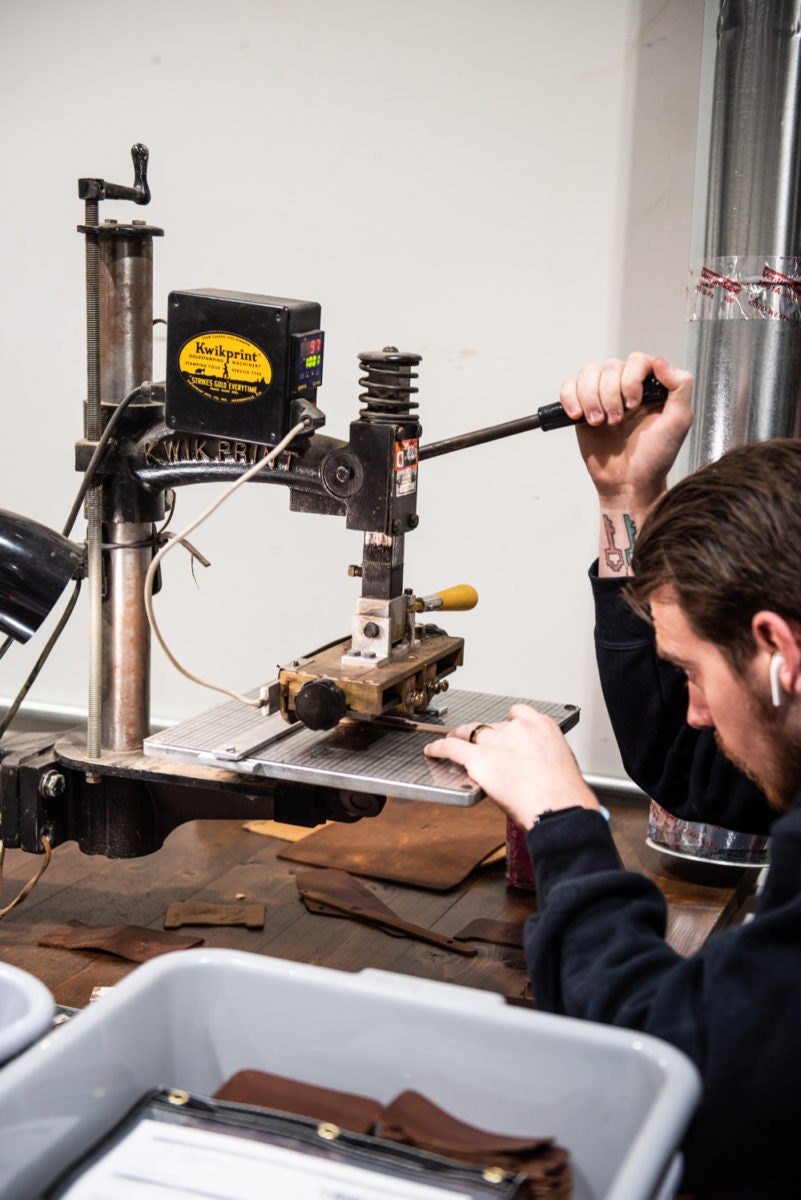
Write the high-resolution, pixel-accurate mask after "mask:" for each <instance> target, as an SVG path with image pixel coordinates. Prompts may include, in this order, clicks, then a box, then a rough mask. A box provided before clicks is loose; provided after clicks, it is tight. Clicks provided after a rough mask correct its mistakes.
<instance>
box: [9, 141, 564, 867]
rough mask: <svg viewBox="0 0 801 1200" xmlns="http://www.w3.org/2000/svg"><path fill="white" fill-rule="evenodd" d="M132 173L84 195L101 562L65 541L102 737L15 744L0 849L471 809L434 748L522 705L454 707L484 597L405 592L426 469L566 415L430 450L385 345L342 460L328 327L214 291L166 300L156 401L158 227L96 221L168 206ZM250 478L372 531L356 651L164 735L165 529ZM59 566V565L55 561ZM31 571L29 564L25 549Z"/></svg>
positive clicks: (557, 713)
mask: <svg viewBox="0 0 801 1200" xmlns="http://www.w3.org/2000/svg"><path fill="white" fill-rule="evenodd" d="M132 156H133V162H134V183H133V186H131V187H127V186H122V185H116V184H110V183H107V182H106V181H105V180H103V179H94V178H91V179H81V180H80V181H79V196H80V198H81V199H83V200H84V202H85V221H84V224H83V225H82V226H79V231H80V232H81V233H82V234H83V236H84V238H85V246H86V294H87V399H86V404H85V421H84V436H83V438H82V439H80V440H79V441H78V443H77V446H76V468H77V469H78V470H79V471H80V472H82V475H83V478H82V483H81V487H80V489H79V492H78V496H77V497H76V504H75V505H74V506H73V513H72V514H71V515H72V516H73V517H74V516H75V514H76V513H77V512H78V511H79V509H80V506H81V505H85V513H86V521H87V533H86V540H85V543H84V545H83V546H82V547H76V546H75V544H74V543H66V545H67V547H68V549H67V551H66V555H65V561H66V562H67V563H68V565H67V566H66V567H64V569H63V577H62V578H60V579H59V581H58V584H57V588H56V594H60V593H61V591H62V590H63V588H64V587H65V586H66V583H67V582H68V581H69V579H70V578H80V577H81V576H82V575H85V576H86V580H85V587H86V589H87V590H88V592H89V617H90V633H89V642H90V645H89V698H88V719H87V725H86V727H81V728H78V729H75V730H72V731H70V732H68V733H66V734H64V735H61V736H57V737H55V736H54V735H52V734H20V733H13V734H11V735H9V734H8V733H5V736H4V737H3V740H2V742H0V806H1V812H2V841H3V843H4V844H5V845H6V846H9V847H20V848H22V849H24V850H27V851H31V852H35V853H41V852H42V850H43V849H46V848H48V847H53V846H56V845H58V844H60V843H61V842H64V841H67V840H75V841H76V842H77V843H78V844H79V846H80V848H81V849H82V850H83V851H84V852H85V853H90V854H103V855H107V856H109V857H135V856H137V855H142V854H148V853H151V852H152V851H154V850H157V849H158V848H159V846H160V845H161V844H162V843H163V841H164V838H165V837H166V836H167V834H168V833H169V832H170V831H171V830H172V829H174V828H175V827H176V826H178V825H180V824H181V823H183V822H185V821H188V820H193V819H199V818H209V817H235V818H245V819H249V818H254V817H274V818H275V819H277V820H280V821H283V822H290V823H295V824H300V825H309V826H311V825H316V824H319V823H321V822H323V821H325V820H327V819H334V820H341V821H352V820H356V819H359V818H361V817H365V816H372V815H375V814H377V813H379V812H380V811H381V808H382V806H383V804H384V801H385V798H386V797H387V796H388V795H389V796H396V797H401V798H408V799H417V800H438V801H445V802H447V803H453V804H460V805H464V804H472V803H475V802H476V801H477V800H478V799H480V798H481V792H480V791H479V789H478V788H477V787H476V786H475V785H474V784H473V783H472V781H471V780H470V779H469V778H468V777H467V775H466V774H465V773H464V772H463V771H462V770H461V768H458V767H456V766H454V765H452V764H446V763H435V762H433V761H429V760H428V759H426V758H425V757H424V755H423V752H422V749H423V746H424V744H425V741H426V740H427V738H428V737H430V736H431V732H432V731H437V730H439V729H443V728H446V727H447V726H450V725H455V724H459V723H462V722H465V721H470V720H476V721H479V720H480V721H493V720H502V719H503V718H504V717H505V716H506V714H507V712H508V709H509V706H510V705H511V704H512V703H513V702H514V701H515V700H516V699H518V698H517V697H510V696H485V695H483V694H479V693H470V692H458V691H456V690H455V689H454V690H451V691H448V685H449V682H450V680H449V677H450V676H451V675H452V674H453V672H454V671H455V670H456V669H457V667H458V666H459V665H460V664H461V663H462V660H463V649H464V643H463V639H461V638H456V637H450V636H448V634H447V633H446V632H445V631H444V630H443V629H442V628H441V627H440V625H439V623H438V619H439V618H438V614H439V612H441V611H443V610H447V609H449V608H450V609H453V608H469V607H472V605H473V604H474V603H475V600H476V597H475V593H474V592H473V590H472V588H470V587H468V586H465V585H460V586H458V587H455V588H451V589H447V590H445V591H443V592H439V593H434V594H432V595H424V596H418V595H415V593H414V592H413V590H412V589H411V588H408V587H406V586H405V585H404V539H405V537H406V536H407V534H409V533H410V532H412V531H413V530H414V529H415V528H416V526H417V524H418V516H417V476H418V471H419V469H420V464H421V463H422V462H424V461H425V460H426V459H428V458H434V457H436V456H437V455H440V454H445V453H449V452H451V451H454V450H459V449H463V448H465V447H467V446H471V445H476V444H479V443H481V442H486V441H489V440H492V439H495V438H499V437H505V436H508V435H511V434H516V433H519V432H523V431H524V430H527V429H535V428H544V429H549V428H556V427H557V426H560V425H565V424H569V423H570V422H569V421H568V419H567V417H566V415H565V413H564V411H563V409H562V408H561V406H560V405H559V404H553V405H547V406H545V407H543V408H540V409H539V410H538V411H537V413H535V414H533V415H532V416H529V417H525V418H521V419H520V420H518V421H512V422H508V423H507V424H505V425H497V426H493V427H491V428H488V429H483V430H477V431H475V432H473V433H467V434H463V435H461V436H458V437H455V438H452V439H448V440H447V441H443V442H437V443H432V444H430V445H428V446H425V445H423V446H420V434H421V428H420V423H419V420H418V415H417V402H416V400H415V398H414V397H415V394H416V392H417V388H416V386H415V382H414V381H415V380H416V378H417V374H416V370H415V368H416V367H417V365H418V363H419V362H420V357H419V355H417V354H412V353H405V352H402V351H400V350H398V349H396V348H394V347H386V348H384V349H382V350H380V351H378V352H374V353H373V352H370V353H363V354H361V355H360V367H361V370H362V378H361V380H360V383H361V386H362V388H363V391H362V393H361V395H360V397H359V399H360V404H361V409H360V411H359V413H358V416H357V417H356V418H355V419H354V420H353V421H352V422H351V424H350V428H349V435H348V439H347V440H346V441H345V440H341V439H337V438H334V437H329V436H328V435H325V434H323V433H321V432H320V429H321V427H322V426H323V424H324V423H325V417H324V414H323V413H322V412H321V411H320V409H319V408H318V406H317V402H316V400H317V391H318V388H319V387H320V384H321V382H322V373H323V359H324V343H325V334H324V331H323V329H322V319H321V311H320V306H319V305H318V304H316V303H312V302H307V301H299V300H291V299H285V298H280V297H273V296H260V295H248V294H241V293H238V292H230V291H222V290H215V289H202V290H184V291H173V292H172V293H171V294H170V296H169V300H168V317H167V365H166V379H165V382H164V383H156V382H153V381H151V379H150V376H151V374H152V357H153V297H152V292H153V287H152V264H153V241H154V239H155V238H157V237H160V236H161V234H162V230H161V229H157V228H154V227H153V226H150V225H148V224H146V223H145V222H144V221H138V220H132V221H130V222H129V223H121V222H119V223H118V222H116V221H114V220H104V221H103V222H100V220H99V205H100V203H101V202H103V201H109V200H128V201H133V202H134V203H137V204H147V203H148V202H149V199H150V191H149V187H148V183H147V173H146V172H147V161H148V153H147V150H146V148H145V147H144V146H141V145H137V146H134V147H133V150H132ZM246 477H247V479H248V480H249V479H251V478H252V479H254V480H255V481H258V482H259V483H270V484H275V485H280V486H283V487H287V488H288V489H289V496H290V509H291V510H292V511H294V512H303V513H315V514H319V515H323V516H337V517H344V518H345V521H346V526H347V528H349V529H355V530H360V531H361V532H362V533H363V555H362V562H361V565H360V566H355V567H350V568H349V570H350V572H351V573H352V574H354V575H359V576H361V593H362V594H361V596H360V598H359V599H358V601H357V604H356V610H355V612H354V613H353V615H352V623H351V630H350V633H349V635H348V636H347V637H344V638H339V639H338V640H336V641H334V642H332V643H331V644H330V645H327V646H324V647H322V648H320V649H317V650H314V651H312V652H307V653H303V654H300V655H298V657H297V658H295V659H293V660H292V661H290V662H288V663H286V664H284V665H283V666H282V667H281V669H280V670H279V673H278V677H277V678H276V679H274V680H271V681H269V682H268V683H266V684H264V685H260V686H257V687H256V688H255V689H254V691H253V692H251V693H249V694H248V695H247V696H242V697H238V696H236V695H235V694H233V693H230V695H231V698H230V699H229V700H227V701H225V702H224V703H222V704H218V705H217V707H216V708H213V709H212V710H211V711H210V712H207V713H204V714H202V715H201V716H200V717H197V718H193V719H190V720H189V721H186V722H183V723H182V724H179V725H177V726H174V727H173V728H170V729H167V730H162V731H161V732H158V733H155V734H153V733H151V731H150V653H151V650H150V637H151V626H152V627H153V629H154V632H155V633H156V634H157V636H159V637H160V635H158V628H157V626H156V624H155V617H154V611H153V600H152V596H153V593H154V592H157V590H158V586H159V576H160V558H161V557H162V556H163V554H164V552H165V549H166V546H165V537H164V535H163V534H161V533H160V524H161V523H162V522H163V521H164V518H165V514H166V512H167V510H168V507H169V504H170V503H172V499H173V497H174V492H175V489H177V488H180V487H183V486H185V485H187V484H191V483H196V482H203V483H206V482H212V481H215V482H220V481H227V482H229V483H230V484H232V485H235V486H238V484H239V483H240V482H243V481H245V478H246ZM65 532H66V531H65ZM53 536H54V537H56V535H53ZM61 541H62V542H63V538H62V539H61ZM185 544H186V542H185ZM9 545H10V543H9V542H7V543H6V546H7V548H8V546H9ZM9 552H10V551H9ZM42 554H43V556H44V557H45V558H48V555H49V558H48V561H49V562H51V563H52V562H55V561H56V558H57V555H56V552H55V551H52V550H51V549H50V548H48V549H46V550H44V551H43V552H42ZM22 563H23V566H25V565H29V566H31V567H32V566H33V555H32V554H29V553H28V548H27V547H26V548H25V550H24V551H23V552H22ZM6 590H8V589H6ZM12 599H15V598H12ZM433 613H436V614H437V622H436V623H435V622H434V620H433V619H432V618H431V616H430V615H429V614H433ZM45 615H46V612H43V613H40V614H39V615H38V616H36V618H35V619H34V620H33V621H32V622H31V628H30V629H27V630H26V629H23V630H22V633H21V634H20V630H19V629H16V630H15V628H14V627H13V621H11V623H9V622H8V621H5V622H0V623H2V624H3V627H4V629H5V631H6V632H10V633H11V634H12V635H13V636H18V637H20V640H25V635H26V633H27V634H29V633H30V632H32V631H33V628H34V627H36V626H37V624H38V623H40V622H41V620H43V619H44V616H45ZM418 617H422V619H421V620H418ZM9 620H11V619H9ZM23 624H24V623H23ZM165 648H166V647H165ZM167 653H168V654H169V650H167ZM221 690H225V689H221ZM537 707H539V708H541V709H543V710H544V711H546V712H548V713H549V714H550V715H552V716H553V717H554V718H555V719H556V720H557V721H558V722H559V723H560V724H561V726H562V728H563V729H568V728H569V727H570V726H572V725H573V724H574V723H575V722H576V721H577V720H578V715H579V714H578V709H577V708H576V707H575V706H573V705H569V704H568V705H562V704H550V703H538V704H537ZM7 723H8V721H6V724H7ZM421 727H422V731H421Z"/></svg>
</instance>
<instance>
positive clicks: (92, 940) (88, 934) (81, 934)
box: [38, 920, 203, 962]
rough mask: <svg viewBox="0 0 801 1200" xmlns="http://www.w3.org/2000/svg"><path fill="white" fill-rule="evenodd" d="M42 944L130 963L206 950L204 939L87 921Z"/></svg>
mask: <svg viewBox="0 0 801 1200" xmlns="http://www.w3.org/2000/svg"><path fill="white" fill-rule="evenodd" d="M38 944H39V945H40V946H56V947H58V948H59V949H62V950H102V951H104V952H105V953H106V954H115V955H116V956H117V957H118V958H125V959H128V961H129V962H147V960H148V959H150V958H156V957H157V956H158V955H159V954H169V952H170V951H171V950H189V949H191V947H192V946H202V945H203V938H201V937H182V936H181V935H180V934H177V933H162V932H161V930H159V929H146V928H144V926H142V925H85V924H84V923H83V921H77V920H73V921H68V922H67V923H66V925H58V926H56V928H55V929H51V930H50V932H49V933H45V934H42V936H41V937H40V938H39V943H38Z"/></svg>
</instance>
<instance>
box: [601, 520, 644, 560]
mask: <svg viewBox="0 0 801 1200" xmlns="http://www.w3.org/2000/svg"><path fill="white" fill-rule="evenodd" d="M623 524H624V526H625V532H626V538H627V544H626V545H625V546H624V547H623V548H621V547H620V546H618V544H617V541H616V540H615V523H614V521H613V520H612V518H611V517H610V516H609V515H608V513H604V514H603V527H604V537H605V538H606V547H605V549H604V562H605V563H606V565H607V567H608V568H609V570H610V571H614V572H615V574H616V575H617V574H619V573H620V572H621V571H622V570H623V569H624V567H625V569H626V574H628V573H629V572H630V571H631V558H632V555H633V553H634V542H635V540H636V537H637V526H636V524H635V523H634V521H633V520H632V518H631V517H630V516H629V514H628V513H624V514H623Z"/></svg>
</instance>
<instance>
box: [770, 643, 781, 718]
mask: <svg viewBox="0 0 801 1200" xmlns="http://www.w3.org/2000/svg"><path fill="white" fill-rule="evenodd" d="M783 666H784V659H783V658H782V656H781V654H778V653H776V654H774V655H773V657H772V658H771V660H770V698H771V700H772V701H773V707H774V708H781V706H782V685H781V684H780V682H779V671H781V669H782V667H783Z"/></svg>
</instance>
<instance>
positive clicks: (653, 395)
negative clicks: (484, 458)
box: [418, 375, 667, 462]
mask: <svg viewBox="0 0 801 1200" xmlns="http://www.w3.org/2000/svg"><path fill="white" fill-rule="evenodd" d="M642 399H643V404H664V402H665V400H666V399H667V388H666V387H665V386H664V384H662V383H660V382H659V380H658V379H657V378H656V376H655V375H648V376H647V377H646V378H645V379H644V380H643V384H642ZM583 423H584V418H583V417H581V418H580V419H579V420H578V421H574V420H573V418H572V417H569V416H568V415H567V413H566V412H565V410H564V408H563V407H562V405H561V404H560V403H559V401H558V400H557V401H556V403H555V404H544V405H543V406H542V407H541V408H538V409H537V411H536V412H535V413H532V414H531V416H529V417H518V419H517V420H515V421H506V422H504V423H503V424H501V425H490V426H488V427H487V428H486V429H476V430H475V431H474V432H473V433H462V434H457V436H456V437H452V438H445V439H444V440H443V441H441V442H430V443H429V444H428V445H427V446H421V447H420V449H419V452H418V458H419V460H420V461H421V462H422V461H423V459H425V458H437V457H438V456H439V455H440V454H450V453H451V451H453V450H466V449H467V448H468V446H480V445H481V444H482V443H484V442H494V441H497V440H498V439H499V438H505V437H511V436H512V435H513V434H516V433H527V432H528V431H529V430H530V429H542V430H543V431H544V432H546V433H547V432H549V430H551V429H564V428H565V426H567V425H581V424H583Z"/></svg>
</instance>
